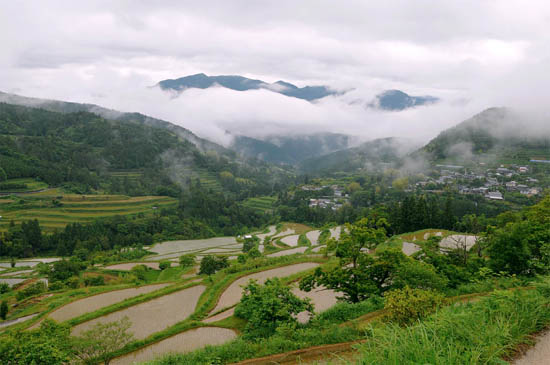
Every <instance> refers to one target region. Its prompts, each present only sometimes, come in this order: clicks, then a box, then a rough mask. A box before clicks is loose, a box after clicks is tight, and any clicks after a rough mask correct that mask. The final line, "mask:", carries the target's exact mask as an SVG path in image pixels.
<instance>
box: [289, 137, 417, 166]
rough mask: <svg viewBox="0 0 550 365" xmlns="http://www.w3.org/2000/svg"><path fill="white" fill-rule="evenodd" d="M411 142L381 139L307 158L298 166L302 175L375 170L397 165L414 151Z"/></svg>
mask: <svg viewBox="0 0 550 365" xmlns="http://www.w3.org/2000/svg"><path fill="white" fill-rule="evenodd" d="M413 146H414V144H413V143H412V142H411V141H408V140H405V139H401V138H381V139H375V140H373V141H368V142H365V143H362V144H361V145H359V146H357V147H352V148H348V149H344V150H341V151H337V152H333V153H330V154H327V155H325V156H321V157H315V158H309V159H306V160H304V161H302V162H300V164H299V169H300V171H302V172H304V173H320V172H353V171H356V170H358V169H376V168H378V167H384V166H388V165H389V164H393V163H397V162H398V161H399V159H400V158H401V157H403V156H405V155H406V154H407V153H409V152H411V151H412V150H414V147H413Z"/></svg>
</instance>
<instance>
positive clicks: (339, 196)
mask: <svg viewBox="0 0 550 365" xmlns="http://www.w3.org/2000/svg"><path fill="white" fill-rule="evenodd" d="M326 188H330V189H331V191H332V196H322V197H319V198H312V199H309V207H310V208H328V209H332V210H338V209H340V208H342V206H343V205H344V204H345V203H347V202H348V198H349V195H348V194H346V193H345V190H344V188H343V187H341V186H339V185H323V186H312V185H304V186H302V190H305V191H322V190H325V189H326Z"/></svg>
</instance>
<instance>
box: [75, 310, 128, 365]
mask: <svg viewBox="0 0 550 365" xmlns="http://www.w3.org/2000/svg"><path fill="white" fill-rule="evenodd" d="M131 326H132V323H131V322H130V320H129V319H128V317H123V318H122V319H121V320H119V321H115V322H109V323H97V324H96V325H95V326H94V327H92V328H91V329H89V330H87V331H85V332H84V333H83V334H82V335H81V336H79V337H77V338H76V339H74V340H73V349H74V352H75V356H76V357H77V358H78V359H80V360H81V361H82V362H83V363H84V364H96V363H97V362H98V361H102V362H103V363H104V364H105V365H108V364H109V362H110V361H111V359H112V358H113V353H114V352H115V351H117V350H120V349H121V348H123V347H124V346H126V345H127V344H129V343H130V342H132V341H133V340H134V336H133V335H132V334H131V333H129V332H128V330H129V329H130V327H131Z"/></svg>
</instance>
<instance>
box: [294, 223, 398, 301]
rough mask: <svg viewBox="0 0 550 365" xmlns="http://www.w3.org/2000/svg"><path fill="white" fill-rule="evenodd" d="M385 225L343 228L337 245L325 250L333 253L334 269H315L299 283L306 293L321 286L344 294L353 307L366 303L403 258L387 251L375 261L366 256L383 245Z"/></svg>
mask: <svg viewBox="0 0 550 365" xmlns="http://www.w3.org/2000/svg"><path fill="white" fill-rule="evenodd" d="M385 227H387V222H386V220H385V219H380V220H378V221H376V222H373V221H369V220H368V219H367V218H364V219H361V220H359V221H358V222H356V223H355V224H353V225H349V224H348V225H346V228H345V229H343V230H342V234H341V236H340V239H339V240H338V241H331V242H330V243H329V246H328V250H330V251H335V253H336V257H338V258H339V263H338V265H337V266H336V267H334V268H331V269H326V270H323V269H321V268H317V269H316V270H315V272H314V273H313V274H311V275H308V276H306V277H305V278H304V279H303V280H302V281H301V282H300V288H301V289H303V290H306V291H309V290H311V289H313V288H314V287H316V286H325V287H327V288H330V289H334V290H337V291H339V292H342V293H344V297H345V298H346V299H347V300H348V301H350V302H353V303H356V302H359V301H362V300H365V299H367V298H368V297H370V296H371V295H373V294H378V293H380V292H381V291H382V290H384V289H383V288H384V286H387V285H389V284H390V283H389V282H388V279H390V272H391V271H393V270H394V266H395V265H398V264H399V262H400V261H401V260H402V259H403V258H404V257H405V256H404V255H403V253H402V252H400V251H399V252H398V251H392V250H387V251H383V252H381V253H380V254H379V255H378V256H377V257H376V258H375V257H374V256H372V255H370V254H369V252H368V251H369V250H371V249H374V248H375V247H376V246H377V245H378V244H379V243H381V242H383V241H385V240H386V239H387V237H386V229H385Z"/></svg>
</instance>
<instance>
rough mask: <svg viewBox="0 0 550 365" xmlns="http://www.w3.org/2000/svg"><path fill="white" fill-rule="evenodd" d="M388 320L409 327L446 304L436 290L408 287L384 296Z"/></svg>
mask: <svg viewBox="0 0 550 365" xmlns="http://www.w3.org/2000/svg"><path fill="white" fill-rule="evenodd" d="M384 297H385V299H386V303H385V305H384V308H385V309H386V310H387V311H388V313H387V315H386V316H387V317H386V318H387V319H388V320H390V321H392V322H396V323H398V324H400V325H407V324H410V323H411V322H414V321H416V320H418V319H420V318H424V317H426V316H428V315H430V314H432V313H434V312H435V311H436V310H437V308H438V307H440V306H441V305H442V304H443V303H444V296H443V294H441V293H438V292H436V291H434V290H425V289H411V288H409V287H408V286H406V287H405V288H403V289H396V290H391V291H389V292H386V293H385V294H384Z"/></svg>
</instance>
